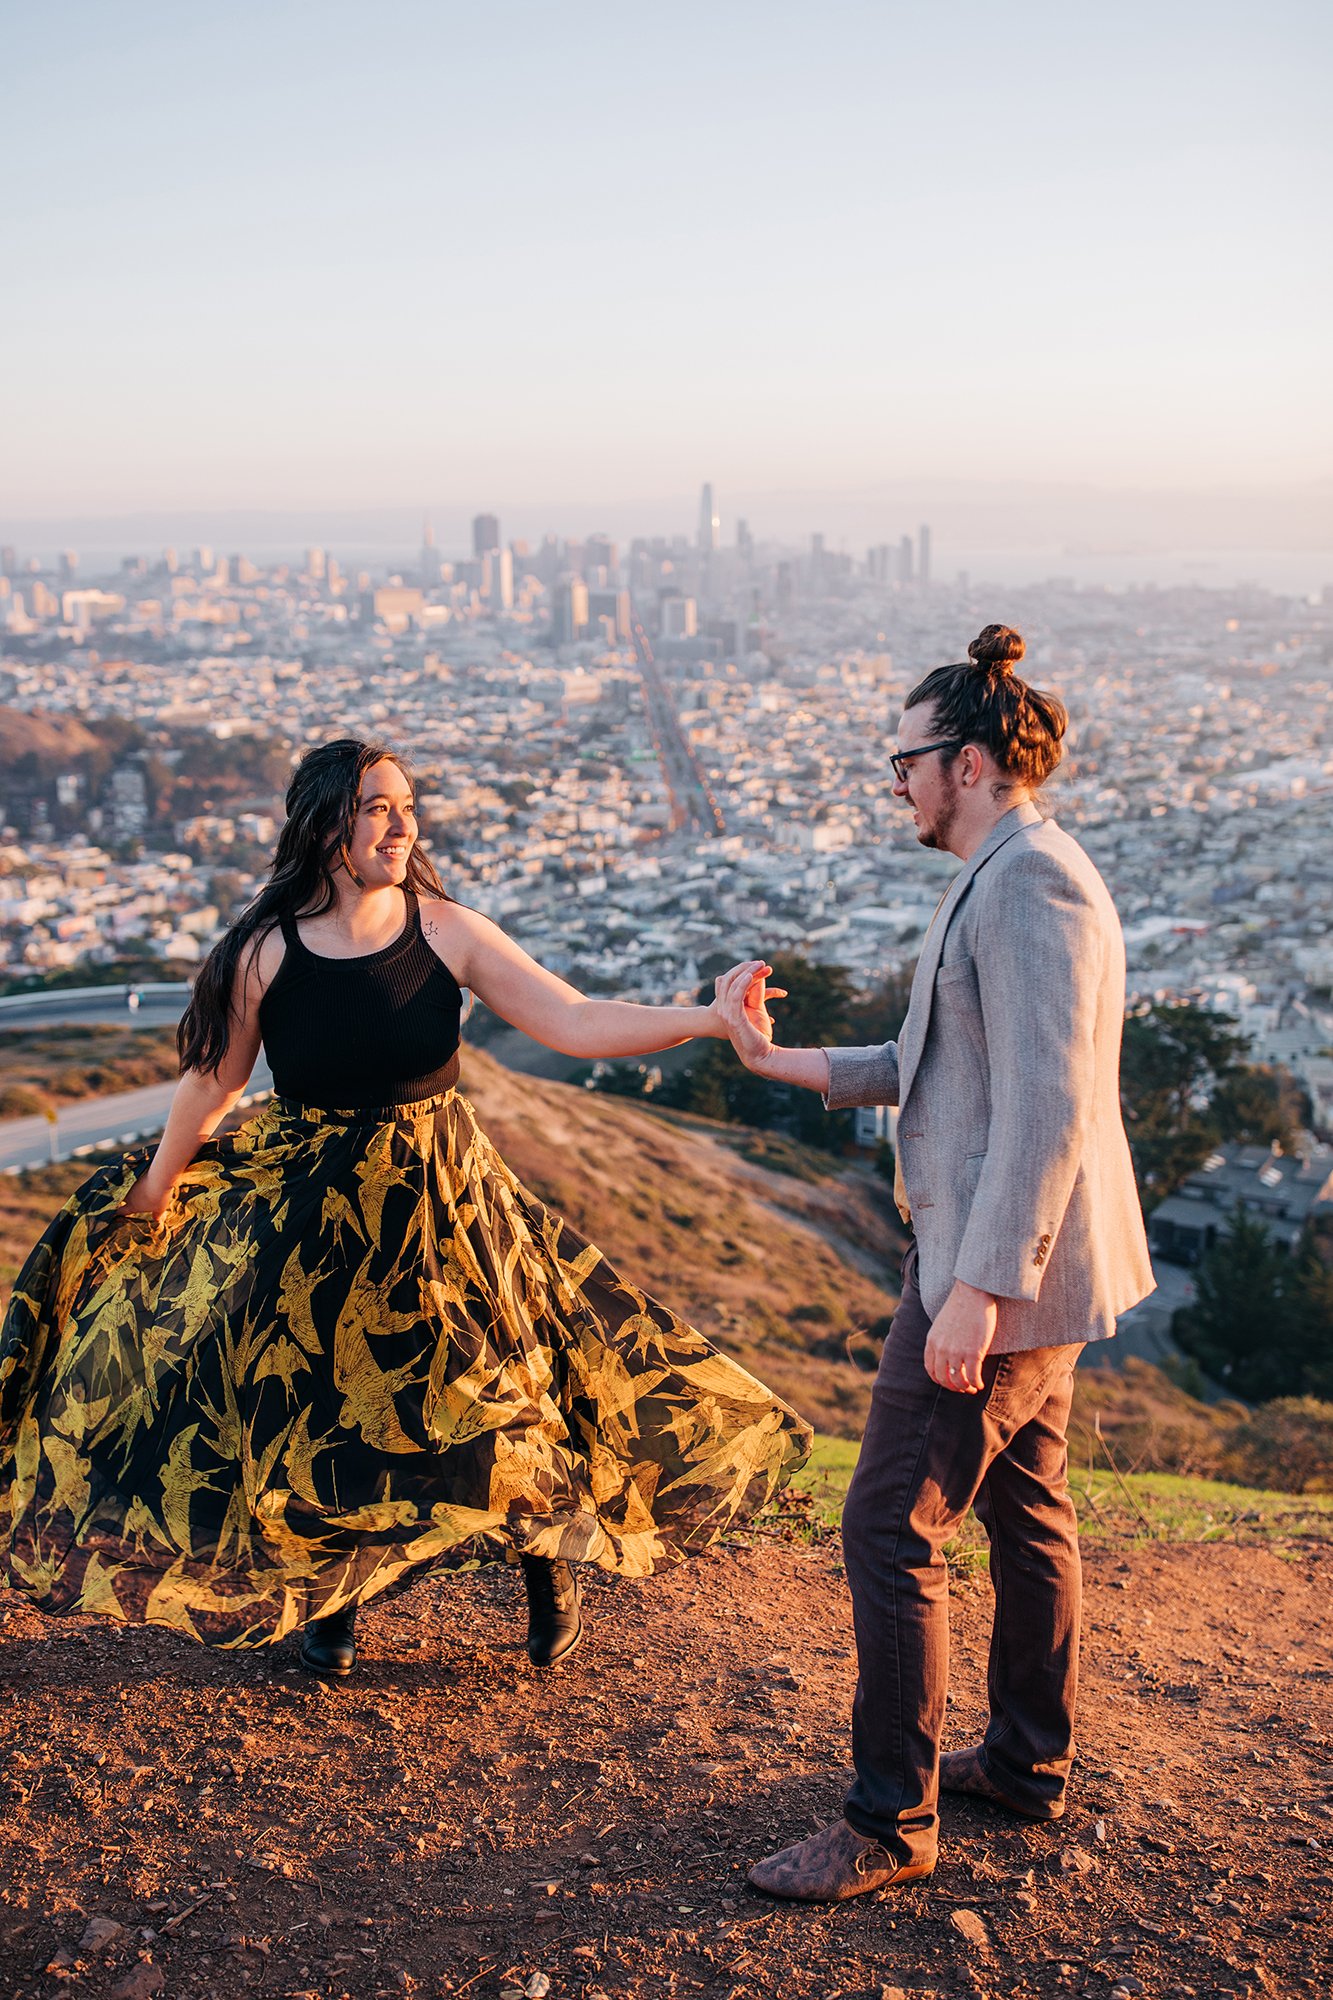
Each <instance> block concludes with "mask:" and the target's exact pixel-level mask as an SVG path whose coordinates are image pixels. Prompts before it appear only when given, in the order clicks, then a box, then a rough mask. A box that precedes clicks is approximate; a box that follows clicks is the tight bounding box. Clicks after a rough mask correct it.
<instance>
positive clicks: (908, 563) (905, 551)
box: [898, 535, 912, 583]
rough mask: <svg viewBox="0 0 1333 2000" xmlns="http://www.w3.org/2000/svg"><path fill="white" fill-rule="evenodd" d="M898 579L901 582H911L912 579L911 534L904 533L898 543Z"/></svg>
mask: <svg viewBox="0 0 1333 2000" xmlns="http://www.w3.org/2000/svg"><path fill="white" fill-rule="evenodd" d="M898 581H899V583H910V582H911V581H912V537H911V536H910V535H904V536H903V538H902V540H901V541H900V542H899V544H898Z"/></svg>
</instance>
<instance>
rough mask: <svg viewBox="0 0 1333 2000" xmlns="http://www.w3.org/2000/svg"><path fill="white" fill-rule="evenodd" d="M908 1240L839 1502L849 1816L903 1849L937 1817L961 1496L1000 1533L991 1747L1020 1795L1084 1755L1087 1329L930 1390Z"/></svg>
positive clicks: (1046, 1793)
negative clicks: (970, 1387) (1077, 1377)
mask: <svg viewBox="0 0 1333 2000" xmlns="http://www.w3.org/2000/svg"><path fill="white" fill-rule="evenodd" d="M929 1331H930V1320H929V1317H928V1316H927V1313H926V1310H925V1307H924V1306H923V1305H922V1303H921V1295H920V1293H919V1292H918V1290H917V1286H916V1246H915V1244H913V1246H912V1247H911V1248H910V1249H909V1251H908V1253H907V1257H906V1259H905V1260H904V1263H903V1296H902V1303H901V1305H900V1306H899V1308H898V1310H897V1312H896V1313H895V1314H894V1317H893V1324H892V1326H891V1327H890V1329H889V1337H888V1339H887V1340H886V1341H885V1343H884V1353H883V1355H882V1357H881V1360H880V1365H879V1373H878V1375H877V1376H876V1378H875V1389H874V1395H873V1397H872V1399H871V1408H870V1417H869V1419H868V1421H867V1424H866V1430H865V1438H864V1441H863V1442H862V1446H861V1456H860V1460H859V1462H858V1464H857V1468H856V1472H855V1475H854V1476H853V1479H852V1483H851V1487H850V1489H849V1491H848V1494H847V1504H846V1508H845V1510H844V1513H843V1524H842V1535H843V1549H844V1553H845V1556H846V1562H847V1581H848V1583H849V1585H850V1587H851V1593H852V1615H853V1622H854V1625H855V1630H856V1655H857V1667H858V1672H859V1678H858V1682H857V1689H856V1702H855V1706H854V1708H853V1711H852V1756H853V1760H854V1762H855V1765H856V1782H855V1784H854V1785H853V1786H852V1789H851V1791H850V1792H849V1794H848V1796H847V1805H846V1814H847V1818H848V1820H849V1821H850V1822H851V1824H852V1825H853V1826H854V1827H855V1828H856V1829H857V1831H858V1832H859V1833H864V1834H867V1835H869V1836H870V1837H871V1838H873V1839H875V1840H878V1841H879V1842H881V1843H882V1845H883V1846H884V1847H886V1848H887V1849H888V1851H889V1852H890V1853H891V1854H893V1855H894V1856H896V1857H897V1858H898V1859H899V1860H901V1861H921V1860H929V1859H930V1858H931V1857H932V1856H933V1855H934V1853H935V1847H936V1840H937V1832H938V1825H939V1818H938V1813H937V1810H936V1807H937V1801H938V1796H939V1756H940V1733H941V1730H942V1728H943V1725H944V1707H945V1692H946V1689H947V1686H948V1679H949V1602H948V1600H949V1583H948V1572H947V1569H946V1566H945V1562H944V1554H943V1550H944V1544H945V1543H946V1542H947V1541H948V1540H949V1539H950V1537H951V1536H952V1535H953V1534H954V1533H955V1532H956V1531H957V1529H958V1526H959V1524H960V1523H961V1521H962V1519H963V1517H964V1515H965V1514H966V1513H967V1510H968V1508H969V1507H972V1506H975V1508H976V1512H977V1517H978V1519H979V1520H980V1521H981V1522H982V1524H983V1526H984V1527H985V1530H986V1533H987V1535H988V1536H989V1538H990V1570H991V1582H992V1584H993V1587H994V1590H995V1624H994V1629H993V1631H992V1634H991V1647H990V1671H989V1681H988V1686H989V1696H990V1721H989V1723H988V1724H987V1728H986V1734H985V1739H984V1742H983V1746H982V1761H983V1763H984V1765H985V1767H986V1769H987V1771H988V1772H989V1774H990V1776H991V1778H992V1779H993V1781H994V1782H995V1783H996V1784H997V1785H998V1786H999V1787H1000V1788H1001V1790H1002V1791H1004V1792H1006V1793H1007V1794H1008V1795H1009V1796H1010V1797H1011V1798H1013V1799H1015V1800H1017V1801H1019V1802H1020V1803H1022V1804H1026V1803H1029V1802H1031V1803H1032V1804H1034V1805H1037V1806H1040V1805H1043V1804H1046V1803H1049V1802H1050V1801H1052V1800H1056V1799H1058V1798H1059V1797H1060V1796H1061V1794H1062V1792H1063V1791H1064V1786H1065V1780H1066V1778H1067V1777H1068V1775H1069V1767H1070V1764H1071V1763H1072V1761H1073V1754H1074V1734H1073V1730H1074V1701H1075V1696H1076V1694H1077V1689H1078V1634H1079V1611H1080V1604H1081V1597H1082V1577H1081V1572H1080V1567H1079V1554H1078V1527H1077V1521H1076V1519H1075V1514H1074V1507H1073V1503H1072V1501H1071V1500H1070V1498H1069V1488H1068V1479H1067V1473H1068V1452H1067V1447H1066V1442H1065V1432H1066V1428H1067V1426H1068V1423H1069V1406H1070V1401H1071V1398H1072V1396H1073V1387H1074V1364H1075V1362H1076V1361H1077V1360H1078V1357H1079V1355H1080V1354H1081V1352H1082V1345H1081V1343H1080V1344H1079V1345H1076V1346H1071V1347H1039V1348H1034V1349H1032V1350H1031V1351H1029V1352H1028V1353H1025V1354H1001V1355H995V1356H992V1357H989V1358H988V1359H987V1360H986V1362H985V1364H984V1367H983V1370H982V1379H983V1383H984V1387H983V1390H982V1393H981V1394H979V1395H975V1396H966V1395H959V1394H958V1393H957V1392H956V1391H954V1390H951V1389H940V1388H937V1387H936V1385H935V1383H934V1382H932V1381H931V1379H930V1377H929V1376H928V1375H927V1373H926V1370H925V1365H924V1360H923V1356H924V1353H925V1346H926V1336H927V1334H928V1333H929Z"/></svg>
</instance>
